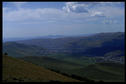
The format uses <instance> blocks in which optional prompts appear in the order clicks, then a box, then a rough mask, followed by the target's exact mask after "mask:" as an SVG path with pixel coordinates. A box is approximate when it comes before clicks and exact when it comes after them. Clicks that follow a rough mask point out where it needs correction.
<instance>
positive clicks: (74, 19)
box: [2, 2, 125, 38]
mask: <svg viewBox="0 0 126 84" xmlns="http://www.w3.org/2000/svg"><path fill="white" fill-rule="evenodd" d="M2 17H3V29H2V30H3V38H16V37H36V36H47V35H80V34H94V33H101V32H124V31H125V24H124V23H125V19H124V18H125V5H124V2H3V7H2Z"/></svg>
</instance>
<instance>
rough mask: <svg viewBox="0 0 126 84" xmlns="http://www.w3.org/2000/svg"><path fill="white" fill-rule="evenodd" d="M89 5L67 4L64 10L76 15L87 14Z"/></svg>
mask: <svg viewBox="0 0 126 84" xmlns="http://www.w3.org/2000/svg"><path fill="white" fill-rule="evenodd" d="M86 7H87V5H85V4H78V2H67V3H66V4H65V6H64V7H63V10H65V11H66V12H75V13H87V12H88V10H87V9H86Z"/></svg>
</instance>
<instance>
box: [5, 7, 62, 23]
mask: <svg viewBox="0 0 126 84" xmlns="http://www.w3.org/2000/svg"><path fill="white" fill-rule="evenodd" d="M62 15H63V12H62V11H61V10H58V9H55V8H37V9H19V10H13V11H8V12H6V11H4V12H3V17H4V20H6V21H25V20H52V19H54V18H62Z"/></svg>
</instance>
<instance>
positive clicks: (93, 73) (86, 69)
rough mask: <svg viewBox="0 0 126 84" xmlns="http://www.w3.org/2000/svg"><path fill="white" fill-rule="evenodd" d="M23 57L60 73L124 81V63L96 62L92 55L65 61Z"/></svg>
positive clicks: (107, 80) (109, 80) (108, 80)
mask: <svg viewBox="0 0 126 84" xmlns="http://www.w3.org/2000/svg"><path fill="white" fill-rule="evenodd" d="M22 59H23V60H25V61H28V62H31V63H33V64H36V65H39V66H43V67H46V68H49V69H53V70H55V71H58V72H60V73H66V74H68V75H73V74H74V75H77V76H80V77H82V78H85V77H86V78H88V79H93V80H96V81H100V80H102V81H105V82H123V81H124V72H125V70H124V64H120V63H111V62H110V63H105V62H104V63H95V62H91V60H95V58H94V59H92V58H90V57H86V58H83V59H77V58H76V59H75V58H73V59H72V58H68V60H65V61H62V60H57V59H54V58H49V57H32V56H30V57H24V58H22ZM63 60H64V59H63ZM79 60H80V62H79ZM90 62H91V63H90Z"/></svg>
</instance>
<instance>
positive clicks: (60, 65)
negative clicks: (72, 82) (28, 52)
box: [20, 56, 83, 74]
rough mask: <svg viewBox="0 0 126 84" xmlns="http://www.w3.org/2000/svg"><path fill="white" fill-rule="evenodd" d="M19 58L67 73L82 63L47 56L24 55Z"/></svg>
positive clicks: (80, 66)
mask: <svg viewBox="0 0 126 84" xmlns="http://www.w3.org/2000/svg"><path fill="white" fill-rule="evenodd" d="M20 59H23V60H25V61H28V62H31V63H33V64H36V65H39V66H43V67H45V68H49V69H54V70H58V71H61V72H66V73H68V74H70V73H71V70H73V69H76V68H82V67H83V65H81V64H76V63H74V62H69V61H63V60H59V59H55V58H51V57H47V56H26V57H22V58H20Z"/></svg>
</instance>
